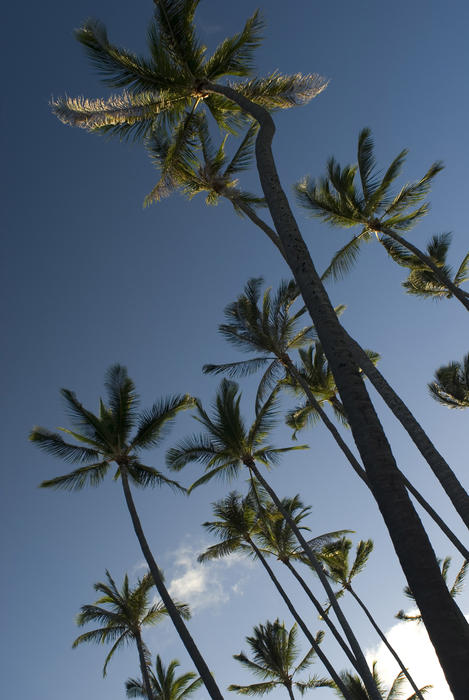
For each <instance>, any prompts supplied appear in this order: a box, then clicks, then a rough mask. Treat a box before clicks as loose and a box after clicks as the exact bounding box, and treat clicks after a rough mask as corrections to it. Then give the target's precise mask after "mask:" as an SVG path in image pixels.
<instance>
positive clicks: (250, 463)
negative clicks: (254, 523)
mask: <svg viewBox="0 0 469 700" xmlns="http://www.w3.org/2000/svg"><path fill="white" fill-rule="evenodd" d="M245 465H246V466H247V467H248V469H250V470H251V471H252V473H253V474H254V476H255V477H256V479H257V480H258V481H259V483H260V484H261V485H262V486H263V487H264V489H265V490H266V491H267V493H268V494H269V496H270V497H271V499H272V500H273V502H274V503H275V505H276V506H277V508H278V510H279V511H280V512H281V513H282V515H283V517H284V518H285V520H286V522H287V523H288V524H289V525H290V527H291V529H292V530H293V532H294V534H295V536H296V538H297V540H298V542H299V543H300V544H301V546H302V547H303V550H304V553H305V555H306V556H307V557H308V559H309V561H310V562H311V565H312V567H313V569H314V571H315V572H316V574H317V575H318V578H319V580H320V582H321V584H322V586H323V587H324V590H325V591H326V593H327V597H328V598H329V602H330V604H331V606H332V607H333V609H334V612H335V614H336V615H337V619H338V621H339V623H340V626H341V627H342V629H343V630H344V633H345V636H346V637H347V640H348V642H349V644H350V647H351V649H352V652H353V654H354V656H355V658H356V662H357V664H358V667H359V673H360V675H361V677H362V679H363V683H364V684H365V687H366V689H367V691H368V694H369V696H370V698H371V700H382V698H381V696H380V694H379V691H378V689H377V687H376V684H375V682H374V680H373V676H372V675H371V671H370V669H369V668H368V664H367V663H366V659H365V656H364V654H363V651H362V649H361V647H360V645H359V643H358V640H357V638H356V637H355V635H354V633H353V631H352V628H351V627H350V625H349V623H348V622H347V619H346V617H345V615H344V613H343V612H342V610H341V608H340V605H339V603H338V602H337V599H336V597H335V595H334V591H333V590H332V588H331V585H330V583H329V581H328V579H327V576H326V574H325V573H324V569H323V567H322V565H321V564H320V563H319V562H318V560H317V559H316V556H315V554H314V552H313V551H312V550H311V548H310V547H309V545H308V543H307V541H306V540H305V538H304V537H303V535H302V534H301V530H300V529H299V527H298V526H297V524H296V523H295V521H294V519H293V518H292V517H291V516H290V514H289V513H288V511H287V510H285V508H284V507H283V505H282V502H281V501H280V499H279V497H278V496H277V494H276V493H275V491H274V490H273V489H272V488H271V486H270V485H269V484H268V482H267V481H266V480H265V479H264V477H263V476H262V474H261V473H260V471H259V470H258V468H257V467H256V464H255V462H254V460H253V459H252V458H251V459H249V460H246V462H245Z"/></svg>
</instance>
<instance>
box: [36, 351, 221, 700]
mask: <svg viewBox="0 0 469 700" xmlns="http://www.w3.org/2000/svg"><path fill="white" fill-rule="evenodd" d="M105 388H106V392H107V404H106V403H105V402H104V401H103V400H102V399H101V400H100V403H99V414H98V415H95V414H94V413H92V412H91V411H88V410H87V409H86V408H85V407H84V406H83V405H82V404H81V403H80V402H79V401H78V399H77V397H76V396H75V394H74V393H73V392H72V391H70V390H69V389H62V390H61V394H62V396H63V398H64V399H65V401H66V404H67V408H68V410H69V413H70V416H71V419H72V421H73V423H74V424H75V426H76V430H75V431H74V430H68V429H65V428H61V429H60V430H62V432H64V433H65V434H67V435H70V436H71V437H72V438H74V439H75V440H76V441H77V443H78V444H73V443H69V442H65V440H64V439H63V438H62V436H61V435H59V434H58V433H53V432H51V431H50V430H46V429H45V428H38V427H36V428H34V430H33V431H32V432H31V434H30V440H32V441H33V442H35V443H36V444H37V445H38V447H40V448H41V449H43V450H45V451H46V452H48V453H49V454H51V455H53V456H54V457H61V458H62V459H64V460H65V461H66V462H71V463H72V464H82V465H85V466H80V467H78V468H77V469H74V470H73V471H72V472H70V473H69V474H65V475H64V476H58V477H56V478H55V479H50V480H48V481H43V482H42V484H41V486H43V487H45V488H57V489H67V490H75V491H76V490H81V489H82V488H84V487H85V486H87V485H90V486H97V485H98V484H100V482H101V481H102V480H103V479H104V477H105V475H106V473H107V472H108V471H109V469H110V468H111V464H112V463H113V462H114V463H115V464H116V465H117V469H116V471H115V474H114V479H119V478H120V479H121V481H122V488H123V491H124V497H125V501H126V504H127V508H128V510H129V513H130V517H131V519H132V524H133V527H134V530H135V534H136V535H137V538H138V541H139V544H140V548H141V550H142V553H143V556H144V557H145V560H146V562H147V564H148V568H149V569H150V572H151V575H152V577H153V580H154V582H155V585H156V588H157V590H158V593H159V595H160V596H161V599H162V600H163V603H164V605H165V606H166V609H167V611H168V615H169V616H170V618H171V620H172V621H173V624H174V626H175V627H176V629H177V632H178V634H179V636H180V637H181V640H182V642H183V644H184V646H185V647H186V649H187V651H188V653H189V655H190V656H191V658H192V660H193V662H194V664H195V665H196V668H197V670H198V671H199V673H200V675H201V676H202V678H203V679H204V683H205V684H206V686H207V690H208V692H209V694H210V696H211V697H213V698H216V699H217V700H220V699H221V697H222V696H221V693H220V691H219V690H218V688H217V686H216V684H215V681H214V680H213V677H212V675H211V673H210V670H209V668H208V666H207V664H206V663H205V661H204V659H203V658H202V656H201V654H200V652H199V650H198V648H197V646H196V645H195V643H194V640H193V639H192V637H191V635H190V634H189V630H188V629H187V627H186V625H185V624H184V622H183V620H182V618H181V616H180V614H179V612H178V610H177V608H176V606H175V605H174V602H173V600H172V598H171V596H170V595H169V593H168V591H167V589H166V586H165V585H164V582H163V579H162V577H161V573H160V571H159V568H158V566H157V564H156V561H155V559H154V557H153V554H152V553H151V550H150V547H149V545H148V542H147V540H146V538H145V535H144V532H143V528H142V525H141V523H140V519H139V517H138V514H137V510H136V508H135V504H134V501H133V497H132V493H131V490H130V482H131V483H132V484H134V485H135V486H142V487H145V486H161V485H163V484H167V485H168V486H171V487H172V488H175V489H178V490H180V491H183V490H184V489H182V487H181V486H179V484H177V483H176V482H175V481H173V480H171V479H168V478H167V477H166V476H164V475H163V474H162V473H161V472H159V471H158V470H156V469H154V468H153V467H148V466H147V465H145V464H144V463H143V462H142V461H141V459H140V453H141V451H142V450H144V449H148V448H152V447H155V446H156V445H158V444H159V443H160V442H161V440H162V438H163V437H164V436H165V434H166V432H167V429H168V427H169V426H170V425H171V423H172V421H173V420H174V418H175V417H176V415H177V414H178V413H179V411H182V410H184V409H187V408H190V407H192V406H193V405H194V399H193V398H192V397H190V396H188V395H185V396H172V397H169V398H167V399H163V400H161V401H159V402H157V403H155V404H153V406H152V407H151V408H150V409H148V410H146V411H142V412H141V413H138V412H137V407H138V400H139V397H138V395H137V393H136V390H135V385H134V383H133V381H132V380H131V379H130V377H129V376H128V374H127V370H126V369H125V367H122V366H121V365H113V366H112V367H110V369H109V370H108V371H107V374H106V379H105ZM133 428H136V433H135V434H134V436H133V437H132V436H131V431H132V429H133Z"/></svg>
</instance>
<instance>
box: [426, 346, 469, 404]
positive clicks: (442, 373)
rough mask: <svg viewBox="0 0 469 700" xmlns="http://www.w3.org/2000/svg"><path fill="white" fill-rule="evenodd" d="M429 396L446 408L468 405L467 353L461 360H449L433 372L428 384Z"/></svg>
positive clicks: (468, 372) (468, 377) (468, 374)
mask: <svg viewBox="0 0 469 700" xmlns="http://www.w3.org/2000/svg"><path fill="white" fill-rule="evenodd" d="M428 388H429V389H430V394H431V396H432V397H433V398H434V399H435V400H436V401H439V402H440V403H442V404H443V405H444V406H447V407H448V408H468V407H469V353H468V354H467V355H466V356H465V357H463V359H462V362H450V363H449V364H448V365H443V366H442V367H440V368H439V369H437V370H436V372H435V379H434V381H433V382H431V383H430V384H429V385H428Z"/></svg>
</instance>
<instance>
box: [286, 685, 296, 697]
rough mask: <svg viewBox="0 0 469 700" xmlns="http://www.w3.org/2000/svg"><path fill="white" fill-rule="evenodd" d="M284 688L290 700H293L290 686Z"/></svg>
mask: <svg viewBox="0 0 469 700" xmlns="http://www.w3.org/2000/svg"><path fill="white" fill-rule="evenodd" d="M285 688H286V689H287V690H288V697H289V698H290V700H295V696H294V695H293V690H292V689H291V685H286V686H285Z"/></svg>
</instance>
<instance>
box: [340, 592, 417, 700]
mask: <svg viewBox="0 0 469 700" xmlns="http://www.w3.org/2000/svg"><path fill="white" fill-rule="evenodd" d="M346 589H347V590H348V591H350V593H351V594H352V595H353V597H354V598H355V600H356V601H357V603H358V605H359V606H360V607H361V609H362V610H363V612H364V613H365V615H366V616H367V618H368V619H369V621H370V622H371V624H372V625H373V627H374V629H375V631H376V632H377V634H378V635H379V637H380V639H381V640H382V642H383V643H384V645H385V646H386V648H387V649H388V650H389V651H390V652H391V654H392V655H393V656H394V658H395V659H396V661H397V663H398V664H399V666H400V669H401V671H402V673H403V674H404V675H405V677H406V678H407V680H408V681H409V683H410V685H411V686H412V688H413V690H414V693H415V697H416V698H419V700H423V697H422V693H421V692H420V690H419V689H418V687H417V685H416V684H415V682H414V679H413V678H412V676H411V675H410V673H409V672H408V671H407V669H406V667H405V665H404V663H403V661H402V660H401V658H400V657H399V655H398V653H397V652H396V650H395V649H394V647H392V646H391V645H390V644H389V642H388V640H387V639H386V635H385V634H384V633H383V632H382V631H381V629H380V627H379V626H378V625H377V623H376V622H375V620H374V618H373V616H372V614H371V613H370V611H369V610H368V608H367V607H366V605H365V603H364V602H363V601H362V600H361V599H360V598H359V597H358V595H357V594H356V593H355V591H354V590H353V588H352V586H351V585H350V584H349V585H348V586H346Z"/></svg>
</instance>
